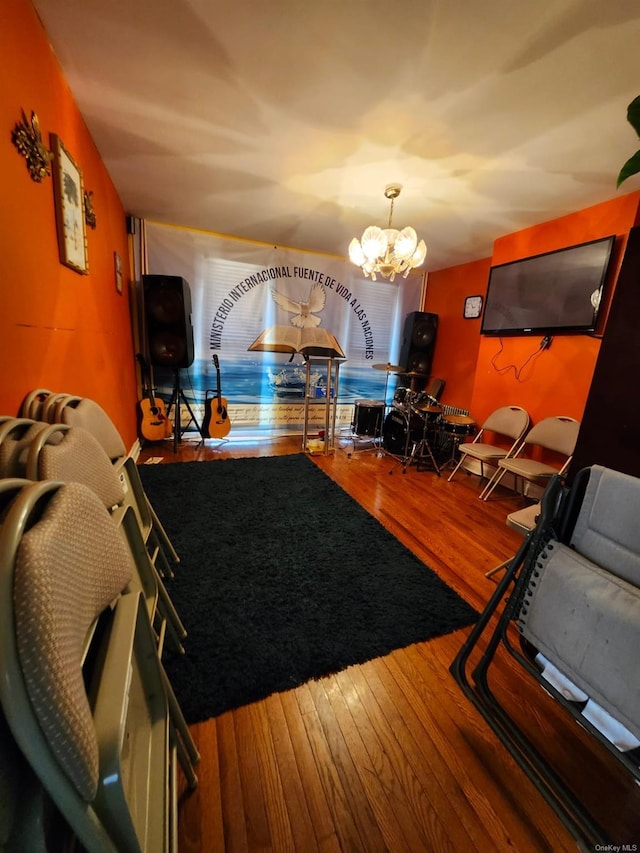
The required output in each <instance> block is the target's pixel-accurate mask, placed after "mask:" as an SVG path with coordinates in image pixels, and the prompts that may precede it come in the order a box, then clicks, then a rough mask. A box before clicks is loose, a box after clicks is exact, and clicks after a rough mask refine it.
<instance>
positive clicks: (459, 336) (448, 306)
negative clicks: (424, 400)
mask: <svg viewBox="0 0 640 853" xmlns="http://www.w3.org/2000/svg"><path fill="white" fill-rule="evenodd" d="M490 266H491V258H483V259H482V260H481V261H472V262H471V263H469V264H461V265H460V266H457V267H450V268H449V269H445V270H438V271H437V272H431V273H429V277H428V280H427V293H426V308H425V311H430V312H432V313H433V314H437V315H438V336H437V339H436V348H435V351H434V354H433V365H432V368H431V370H432V373H433V375H434V376H439V377H441V378H442V379H444V380H445V381H446V383H447V384H446V385H445V389H444V393H443V394H442V397H441V398H440V401H441V402H442V403H446V404H447V405H449V406H457V407H458V408H461V409H468V408H469V407H470V405H471V398H472V396H473V384H474V378H475V372H476V363H477V360H478V347H479V345H480V319H477V320H465V319H464V318H463V316H462V311H463V308H464V300H465V297H467V296H474V295H476V294H481V295H482V296H484V294H485V292H486V290H487V280H488V278H489V268H490Z"/></svg>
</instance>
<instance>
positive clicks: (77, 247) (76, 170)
mask: <svg viewBox="0 0 640 853" xmlns="http://www.w3.org/2000/svg"><path fill="white" fill-rule="evenodd" d="M51 150H52V151H53V193H54V203H55V211H56V228H57V231H58V248H59V251H60V261H61V263H63V264H66V265H67V266H68V267H71V269H72V270H75V271H76V272H79V273H88V272H89V261H88V258H87V232H86V230H85V221H84V187H83V184H82V172H81V171H80V167H79V166H78V164H77V163H76V161H75V160H74V159H73V157H72V156H71V154H69V152H68V151H67V149H66V148H65V147H64V145H63V144H62V140H61V139H60V137H59V136H57V135H56V134H55V133H52V134H51Z"/></svg>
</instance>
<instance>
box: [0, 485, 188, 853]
mask: <svg viewBox="0 0 640 853" xmlns="http://www.w3.org/2000/svg"><path fill="white" fill-rule="evenodd" d="M133 568H134V567H133V563H132V558H131V554H130V552H129V550H128V548H127V547H126V543H125V541H124V539H123V538H122V537H121V536H120V535H119V534H118V532H117V530H116V529H115V527H114V525H113V521H112V519H111V518H110V517H109V514H108V512H107V511H106V510H105V508H104V507H103V506H102V503H101V502H100V500H99V499H98V497H97V496H96V495H95V494H94V493H93V492H92V491H91V490H90V489H88V488H87V487H86V486H83V485H82V484H80V483H67V484H61V483H57V482H54V481H45V482H40V483H29V484H27V485H25V486H24V487H23V488H22V489H21V490H20V491H19V493H18V494H17V495H16V497H15V498H14V499H13V501H12V502H11V504H10V505H9V507H8V509H7V512H6V514H5V516H4V518H3V521H2V527H1V528H0V703H1V705H2V710H3V712H4V716H5V718H6V721H7V723H8V726H9V729H10V730H11V734H12V736H13V738H14V740H15V743H16V744H17V746H18V747H19V749H20V751H21V753H22V755H23V756H24V757H25V759H26V761H27V762H28V764H29V765H30V766H31V768H32V769H33V772H34V773H35V775H36V776H37V777H38V779H39V780H40V782H41V784H42V786H43V787H44V789H45V790H46V791H47V793H48V795H49V796H50V798H51V800H52V801H53V803H54V804H55V805H56V807H57V809H58V811H59V813H60V815H61V816H62V817H63V819H64V821H66V824H67V825H68V827H69V829H70V831H71V833H73V836H74V837H75V838H76V839H77V840H78V841H79V843H80V845H82V847H83V848H84V849H86V850H88V851H113V853H115V851H118V853H128V851H131V853H134V851H135V853H140V851H149V853H151V851H154V853H156V851H160V853H163V852H164V851H169V850H176V848H177V845H176V831H175V821H176V813H177V791H176V787H177V786H176V779H175V770H174V769H173V768H174V767H175V761H176V756H175V753H176V749H175V737H174V729H173V725H172V723H171V720H170V717H169V714H168V710H167V698H166V694H165V690H164V684H163V679H162V677H161V673H160V663H159V660H158V657H157V655H156V653H155V648H154V639H153V634H152V631H151V627H150V625H149V621H148V618H147V613H146V609H145V607H144V604H143V602H142V599H141V596H140V595H139V593H129V594H127V593H125V592H124V590H125V589H126V587H127V584H128V583H129V581H130V579H131V576H132V574H133ZM57 841H58V842H60V844H61V846H62V843H63V839H57ZM69 843H70V844H71V843H73V842H72V841H71V840H70V841H69ZM65 849H66V848H65Z"/></svg>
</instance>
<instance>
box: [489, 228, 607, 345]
mask: <svg viewBox="0 0 640 853" xmlns="http://www.w3.org/2000/svg"><path fill="white" fill-rule="evenodd" d="M614 242H615V235H612V236H610V237H603V238H601V239H599V240H592V241H590V242H589V243H581V244H580V245H579V246H570V247H569V248H567V249H559V250H557V251H555V252H547V253H545V254H544V255H535V256H533V257H530V258H524V259H523V260H520V261H512V262H511V263H508V264H500V265H499V266H495V267H491V271H490V273H489V285H488V288H487V297H486V299H485V307H484V313H483V315H482V327H481V330H480V331H481V334H483V335H536V334H571V333H574V334H575V333H583V334H586V333H588V332H593V331H595V329H596V321H597V318H598V308H599V307H600V300H601V297H602V290H603V287H604V283H605V280H606V276H607V269H608V267H609V261H610V259H611V252H612V249H613V244H614Z"/></svg>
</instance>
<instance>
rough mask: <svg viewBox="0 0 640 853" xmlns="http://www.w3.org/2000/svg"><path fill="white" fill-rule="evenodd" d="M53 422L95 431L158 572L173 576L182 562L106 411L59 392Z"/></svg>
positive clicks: (50, 413)
mask: <svg viewBox="0 0 640 853" xmlns="http://www.w3.org/2000/svg"><path fill="white" fill-rule="evenodd" d="M47 415H48V418H49V422H50V423H62V424H66V425H68V426H78V427H82V428H83V429H86V430H87V431H88V432H90V433H92V434H93V435H94V436H95V438H96V439H97V440H98V441H99V442H100V444H101V446H102V448H103V450H104V452H105V453H106V454H107V456H108V457H109V459H110V460H111V462H112V464H113V465H114V466H115V468H116V470H117V471H118V474H119V476H120V477H121V478H122V481H123V484H124V488H125V498H126V500H127V501H128V502H129V503H130V505H131V506H132V507H133V509H134V512H135V513H136V515H137V517H138V522H139V524H140V527H141V529H142V531H143V535H144V540H145V542H146V543H147V546H148V549H149V553H150V555H151V558H152V560H153V562H154V564H155V565H156V568H157V570H158V572H159V573H160V574H161V575H163V576H166V577H172V576H173V568H172V567H173V566H174V565H177V564H178V563H179V562H180V558H179V556H178V554H177V553H176V550H175V548H174V547H173V544H172V543H171V540H170V539H169V537H168V536H167V533H166V531H165V529H164V527H163V526H162V524H161V522H160V519H159V518H158V516H157V514H156V512H155V510H154V509H153V506H152V505H151V503H150V501H149V499H148V498H147V495H146V493H145V491H144V487H143V485H142V480H141V479H140V474H139V473H138V468H137V466H136V463H135V460H134V459H132V458H131V457H130V456H128V455H127V450H126V447H125V445H124V442H123V440H122V437H121V435H120V433H119V432H118V430H117V428H116V426H115V424H114V423H113V421H112V420H111V418H110V417H109V416H108V414H107V413H106V412H105V410H104V409H103V408H102V406H100V404H99V403H97V402H96V401H95V400H92V399H90V398H89V397H78V396H74V395H72V394H64V395H58V396H57V400H56V404H55V405H53V406H51V407H48V409H47Z"/></svg>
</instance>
